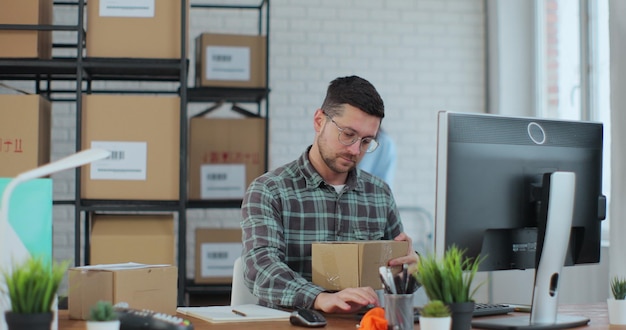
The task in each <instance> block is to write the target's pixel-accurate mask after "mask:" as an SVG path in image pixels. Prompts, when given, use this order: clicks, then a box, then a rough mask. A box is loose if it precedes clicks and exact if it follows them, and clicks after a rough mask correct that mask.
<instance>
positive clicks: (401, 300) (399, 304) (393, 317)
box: [379, 265, 419, 330]
mask: <svg viewBox="0 0 626 330" xmlns="http://www.w3.org/2000/svg"><path fill="white" fill-rule="evenodd" d="M379 273H380V278H381V282H382V284H383V288H384V291H385V294H384V306H385V319H386V320H387V325H388V328H389V329H394V330H395V329H397V330H403V329H413V322H414V316H413V314H414V310H413V293H415V291H417V289H418V288H419V284H418V282H417V280H416V279H415V277H414V276H413V275H412V274H410V273H409V272H408V266H407V265H403V266H402V270H401V271H400V272H398V273H396V274H393V272H392V270H391V268H389V267H385V266H382V267H380V268H379Z"/></svg>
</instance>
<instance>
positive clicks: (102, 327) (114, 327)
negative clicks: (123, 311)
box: [87, 320, 120, 330]
mask: <svg viewBox="0 0 626 330" xmlns="http://www.w3.org/2000/svg"><path fill="white" fill-rule="evenodd" d="M87 330H120V320H115V321H104V322H98V321H87Z"/></svg>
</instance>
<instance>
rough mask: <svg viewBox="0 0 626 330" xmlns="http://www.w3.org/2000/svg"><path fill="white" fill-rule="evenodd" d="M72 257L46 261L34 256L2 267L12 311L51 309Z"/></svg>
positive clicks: (24, 312)
mask: <svg viewBox="0 0 626 330" xmlns="http://www.w3.org/2000/svg"><path fill="white" fill-rule="evenodd" d="M68 266H69V261H64V262H51V263H49V262H45V261H44V259H43V258H41V257H31V258H28V259H26V260H25V261H24V262H22V263H19V264H14V265H13V266H12V267H11V268H10V269H3V270H2V277H3V278H4V281H5V283H6V289H5V290H6V293H7V294H8V296H9V299H10V300H11V311H12V312H13V313H19V314H34V313H46V312H50V310H51V308H52V303H53V301H54V298H55V295H56V293H57V290H58V289H59V285H60V284H61V281H62V280H63V276H64V275H65V271H66V270H67V268H68Z"/></svg>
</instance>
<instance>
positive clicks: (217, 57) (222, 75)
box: [195, 33, 267, 88]
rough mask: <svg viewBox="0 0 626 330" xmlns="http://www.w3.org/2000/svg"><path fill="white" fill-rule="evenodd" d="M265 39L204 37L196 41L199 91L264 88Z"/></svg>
mask: <svg viewBox="0 0 626 330" xmlns="http://www.w3.org/2000/svg"><path fill="white" fill-rule="evenodd" d="M266 47H267V46H266V37H265V36H260V35H238V34H218V33H202V34H200V35H199V36H198V37H196V50H195V54H196V71H195V72H196V87H248V88H265V87H266V75H267V72H266V71H267V53H266Z"/></svg>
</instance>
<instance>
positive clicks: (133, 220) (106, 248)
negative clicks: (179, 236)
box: [90, 213, 176, 265]
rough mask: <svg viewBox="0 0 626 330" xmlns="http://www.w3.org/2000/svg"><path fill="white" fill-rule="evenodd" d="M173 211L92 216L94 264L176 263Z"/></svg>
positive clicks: (92, 260)
mask: <svg viewBox="0 0 626 330" xmlns="http://www.w3.org/2000/svg"><path fill="white" fill-rule="evenodd" d="M175 241H176V240H175V232H174V215H173V214H97V213H94V214H92V216H91V246H90V247H91V249H90V263H91V264H92V265H99V264H115V263H124V262H136V263H143V264H166V265H175V264H176V255H175V251H176V246H175Z"/></svg>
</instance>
